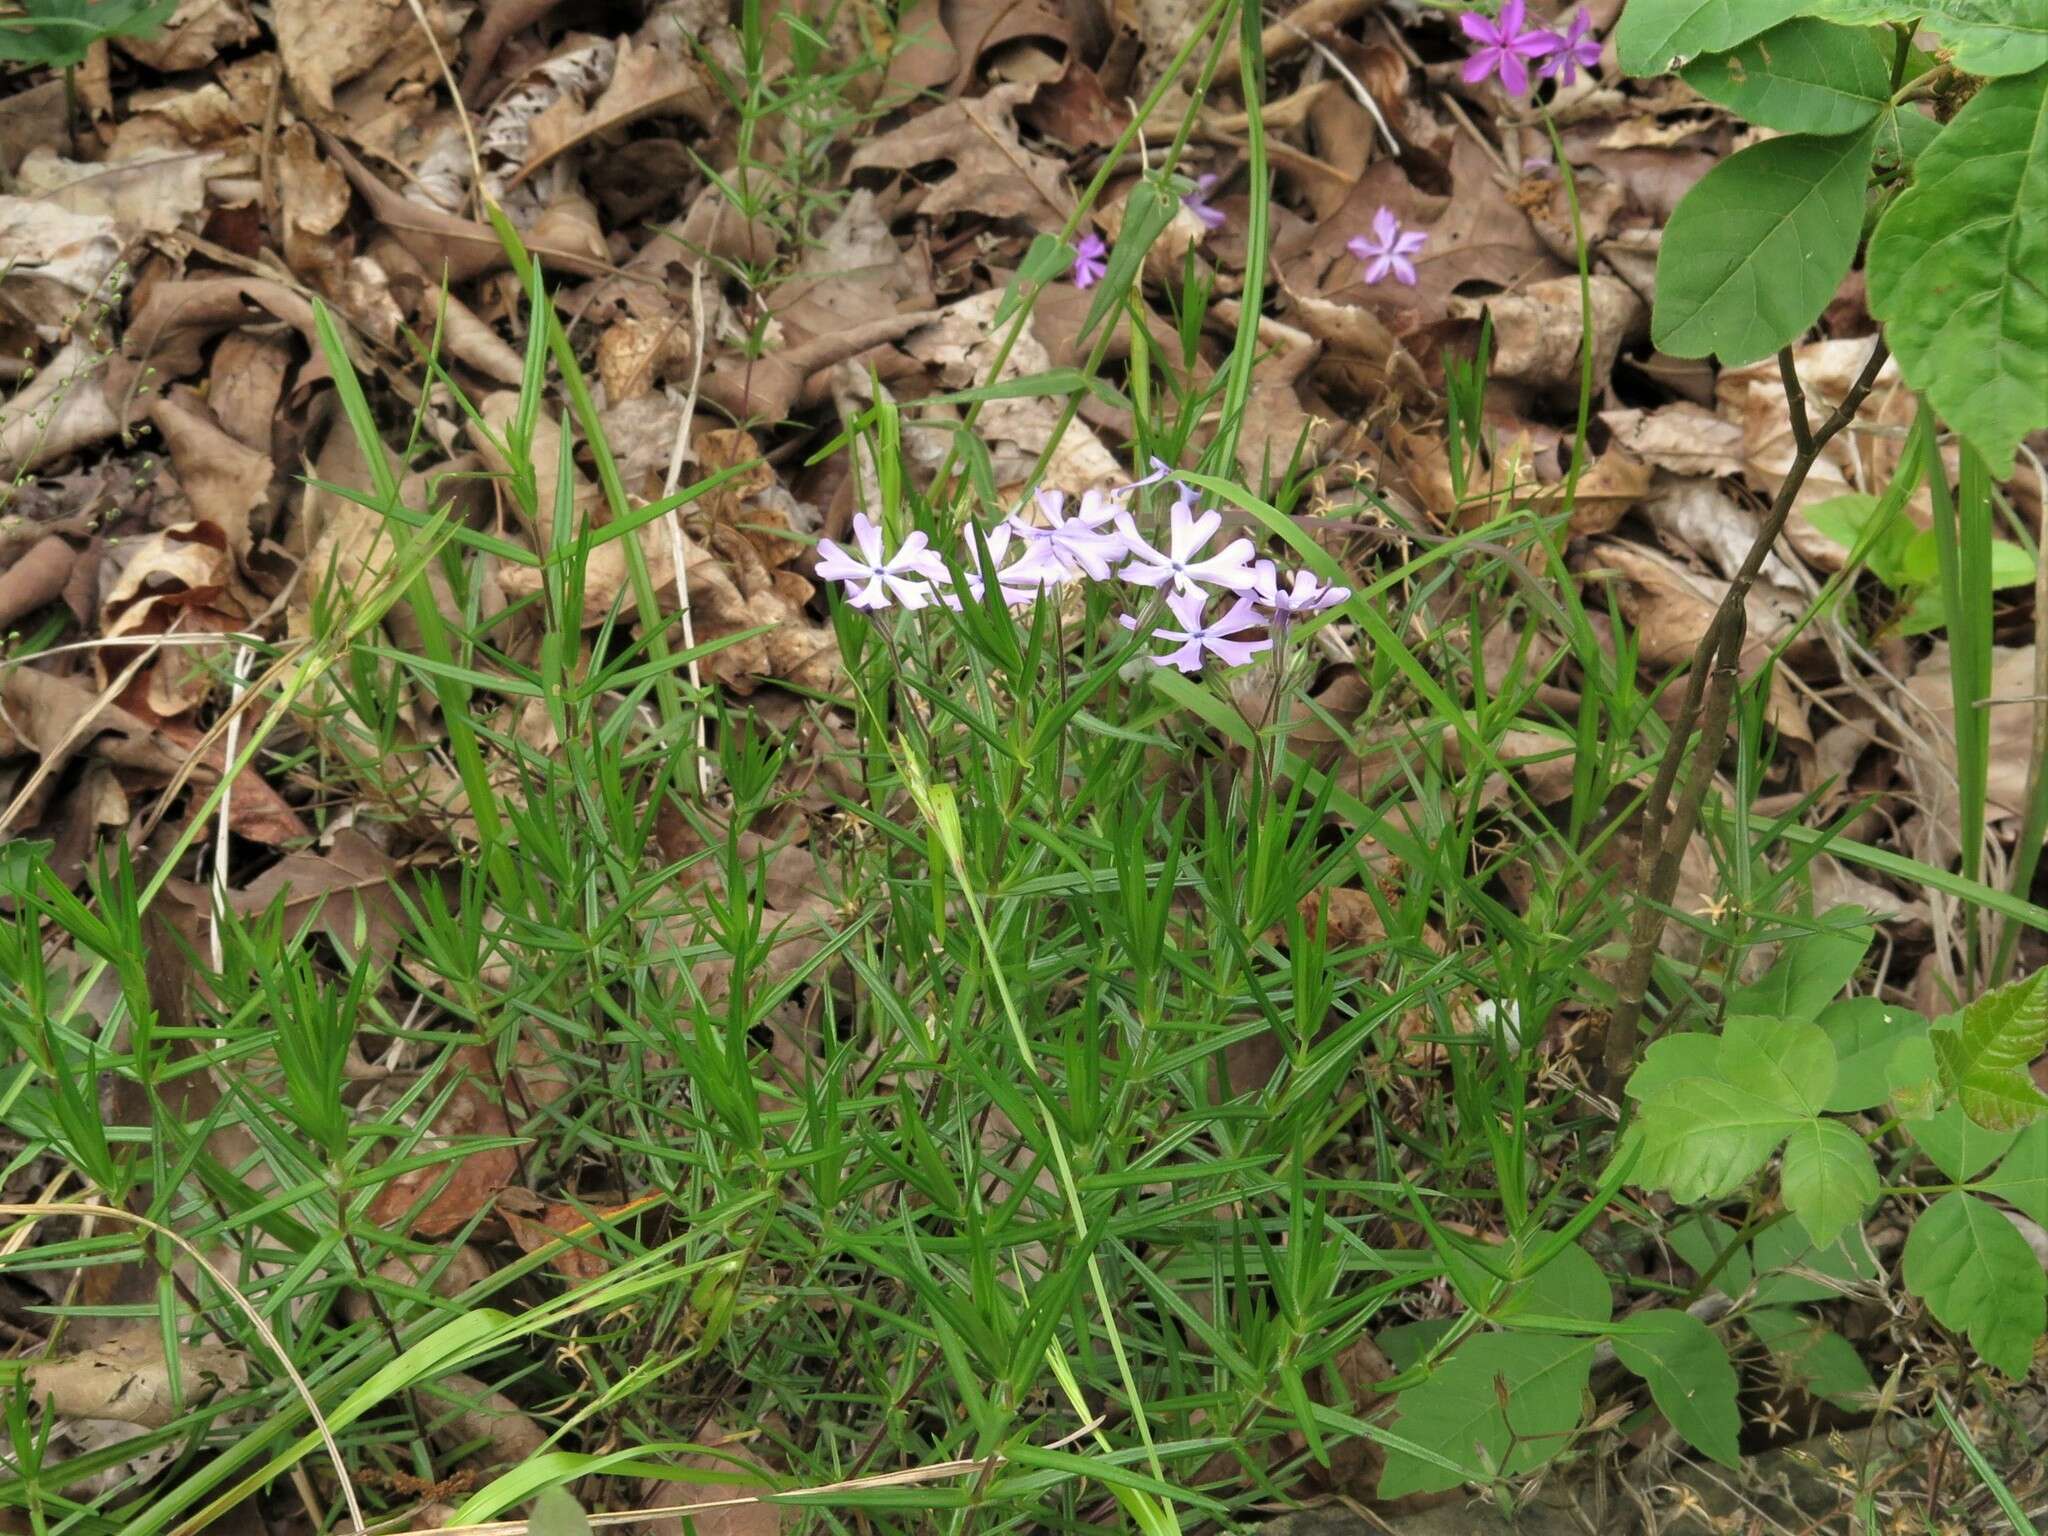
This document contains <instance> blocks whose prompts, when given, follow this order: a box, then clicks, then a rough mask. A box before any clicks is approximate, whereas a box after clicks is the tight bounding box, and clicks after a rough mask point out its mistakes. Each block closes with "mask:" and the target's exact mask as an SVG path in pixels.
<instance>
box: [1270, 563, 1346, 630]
mask: <svg viewBox="0 0 2048 1536" xmlns="http://www.w3.org/2000/svg"><path fill="white" fill-rule="evenodd" d="M1252 575H1253V577H1254V578H1255V579H1256V582H1257V585H1255V586H1254V587H1253V588H1252V593H1251V597H1252V601H1253V602H1255V603H1257V604H1258V605H1259V606H1260V607H1261V608H1263V609H1265V610H1266V611H1267V612H1268V613H1270V614H1272V616H1273V617H1274V618H1275V619H1277V620H1278V621H1279V622H1280V623H1282V624H1289V623H1292V622H1293V621H1294V620H1296V619H1305V618H1307V617H1309V616H1310V615H1311V614H1317V613H1322V612H1323V611H1324V610H1326V609H1330V608H1335V607H1338V606H1339V605H1340V604H1343V603H1346V602H1349V601H1350V600H1351V589H1350V588H1349V587H1340V586H1337V585H1335V584H1333V583H1331V582H1326V581H1324V580H1323V579H1322V578H1321V577H1319V576H1317V575H1316V574H1315V572H1313V571H1296V572H1294V573H1293V578H1292V580H1291V581H1289V582H1287V583H1286V584H1284V585H1283V584H1282V582H1281V580H1280V572H1279V570H1278V569H1277V568H1276V567H1275V566H1274V564H1273V562H1272V561H1270V560H1261V561H1260V562H1259V563H1258V564H1257V565H1255V566H1253V567H1252Z"/></svg>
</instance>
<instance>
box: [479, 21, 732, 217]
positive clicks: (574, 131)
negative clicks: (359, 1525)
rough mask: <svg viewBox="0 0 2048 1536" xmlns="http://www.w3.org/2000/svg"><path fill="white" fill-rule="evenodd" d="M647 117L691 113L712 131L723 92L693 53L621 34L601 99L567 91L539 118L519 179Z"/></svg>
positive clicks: (524, 178) (528, 144)
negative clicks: (585, 99) (585, 101)
mask: <svg viewBox="0 0 2048 1536" xmlns="http://www.w3.org/2000/svg"><path fill="white" fill-rule="evenodd" d="M646 117H686V118H688V119H690V121H692V122H693V123H695V124H696V125H697V126H698V127H699V128H700V129H702V130H704V131H705V132H707V133H708V132H709V131H710V130H711V129H712V128H713V127H714V126H715V125H716V124H717V122H718V96H717V94H716V93H715V92H714V91H713V90H712V88H711V83H710V81H709V80H707V79H706V78H705V75H704V72H703V70H702V69H701V68H700V67H699V66H698V64H697V62H696V61H695V60H694V59H691V58H689V57H687V56H685V55H680V54H677V53H671V52H670V51H668V50H667V49H665V48H661V47H659V46H657V45H655V44H653V43H641V44H638V45H636V44H635V43H634V41H633V39H632V38H630V37H627V38H621V39H620V40H619V53H618V62H617V64H616V65H615V66H614V67H613V70H612V77H611V81H610V83H609V84H607V85H606V86H605V88H604V91H603V93H602V94H601V95H600V96H599V97H598V98H597V100H595V101H593V102H592V103H591V104H590V105H589V106H588V107H587V108H586V107H583V106H582V105H580V104H579V103H578V102H577V100H576V99H575V98H574V97H573V96H563V97H562V98H561V99H560V100H558V101H557V102H555V104H554V105H553V106H551V107H549V108H548V109H547V110H546V111H544V112H542V113H541V114H540V115H539V116H538V117H536V118H534V120H533V122H532V124H531V125H530V127H529V138H528V141H527V154H526V162H525V164H523V165H522V166H520V168H519V174H518V176H517V177H516V178H515V182H518V181H525V180H526V179H527V178H528V177H530V176H532V175H533V174H534V173H535V172H536V171H538V170H539V169H540V168H541V167H542V166H544V165H546V164H548V162H550V161H551V160H554V159H555V158H556V157H557V156H559V155H561V154H563V153H565V152H566V151H568V150H571V149H574V148H575V147H576V146H577V145H579V144H582V143H584V142H586V141H587V140H590V139H593V138H595V137H597V136H598V135H600V134H604V133H610V132H612V131H614V130H616V129H619V128H623V127H625V126H626V125H627V124H629V123H637V122H639V121H640V120H641V119H642V118H646Z"/></svg>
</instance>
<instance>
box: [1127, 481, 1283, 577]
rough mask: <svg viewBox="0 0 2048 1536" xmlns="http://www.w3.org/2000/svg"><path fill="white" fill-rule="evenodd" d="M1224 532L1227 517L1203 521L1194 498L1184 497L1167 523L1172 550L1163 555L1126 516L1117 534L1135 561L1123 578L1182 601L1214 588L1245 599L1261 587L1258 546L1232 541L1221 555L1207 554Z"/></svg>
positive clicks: (1217, 515) (1215, 515) (1168, 546)
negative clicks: (1255, 564)
mask: <svg viewBox="0 0 2048 1536" xmlns="http://www.w3.org/2000/svg"><path fill="white" fill-rule="evenodd" d="M1222 526H1223V516H1222V514H1221V513H1219V512H1204V513H1202V515H1201V516H1199V517H1197V516H1196V515H1195V499H1194V496H1193V494H1192V493H1188V494H1184V495H1183V496H1182V497H1181V499H1180V500H1179V501H1177V502H1175V503H1174V504H1173V510H1172V512H1171V513H1170V514H1169V516H1168V519H1167V538H1166V547H1165V548H1164V549H1160V548H1157V547H1155V546H1153V545H1151V544H1148V543H1147V542H1146V541H1145V538H1144V536H1143V535H1142V534H1140V533H1139V532H1138V527H1137V524H1136V523H1134V522H1133V521H1132V520H1131V516H1130V514H1129V513H1124V514H1122V515H1120V516H1119V517H1118V519H1117V528H1118V530H1119V531H1120V532H1121V533H1122V534H1123V536H1124V543H1125V545H1126V546H1127V553H1128V554H1129V556H1130V559H1129V560H1128V561H1127V562H1126V563H1125V565H1124V567H1123V569H1122V570H1121V571H1120V572H1118V574H1119V575H1120V576H1122V577H1123V579H1124V580H1125V581H1128V582H1133V583H1135V584H1136V585H1138V586H1141V587H1160V586H1164V587H1168V588H1169V589H1170V590H1171V591H1173V592H1176V593H1180V594H1182V595H1186V594H1189V593H1193V592H1196V591H1199V590H1200V589H1201V588H1202V587H1203V586H1212V587H1219V588H1221V589H1223V590H1224V591H1226V592H1235V593H1237V594H1238V595H1239V596H1240V597H1242V596H1244V595H1245V594H1247V593H1249V592H1250V591H1251V590H1252V587H1253V585H1254V583H1255V581H1256V578H1255V577H1254V576H1253V574H1252V554H1253V548H1252V541H1251V540H1250V539H1232V540H1231V541H1230V542H1229V543H1228V544H1226V545H1224V546H1223V548H1222V549H1220V550H1218V551H1217V552H1216V553H1215V554H1213V555H1204V554H1202V549H1203V548H1204V546H1206V545H1207V544H1208V542H1209V540H1210V539H1212V538H1214V537H1215V536H1216V530H1217V529H1219V528H1221V527H1222Z"/></svg>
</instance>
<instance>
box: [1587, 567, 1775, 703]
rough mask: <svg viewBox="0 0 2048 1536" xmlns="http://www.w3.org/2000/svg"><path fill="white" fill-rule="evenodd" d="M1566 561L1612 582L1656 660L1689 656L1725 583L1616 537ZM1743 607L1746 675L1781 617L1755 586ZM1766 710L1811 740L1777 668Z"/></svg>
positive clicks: (1664, 663) (1759, 661) (1674, 661)
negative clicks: (1746, 623)
mask: <svg viewBox="0 0 2048 1536" xmlns="http://www.w3.org/2000/svg"><path fill="white" fill-rule="evenodd" d="M1572 564H1573V567H1574V568H1575V569H1577V570H1579V571H1580V572H1581V573H1585V574H1592V573H1598V574H1599V575H1600V576H1601V577H1602V578H1603V579H1606V580H1611V581H1616V583H1617V586H1616V591H1617V595H1618V597H1619V598H1620V603H1621V611H1622V614H1623V616H1624V617H1625V618H1627V620H1628V621H1629V623H1630V624H1632V625H1633V626H1634V627H1635V631H1636V642H1637V644H1638V645H1639V646H1640V647H1641V652H1642V656H1643V659H1644V660H1645V661H1647V662H1649V663H1651V664H1652V665H1654V666H1658V667H1674V666H1679V665H1682V664H1685V663H1688V662H1690V661H1691V659H1692V654H1693V651H1694V649H1695V648H1696V647H1697V646H1698V645H1699V640H1700V636H1701V635H1703V634H1705V633H1706V631H1707V626H1708V625H1709V624H1710V623H1711V622H1712V620H1713V616H1714V612H1715V610H1716V609H1717V608H1718V607H1719V606H1720V602H1721V598H1722V597H1723V595H1724V594H1725V593H1726V592H1727V590H1728V583H1726V582H1725V581H1719V580H1717V579H1715V578H1714V577H1711V576H1705V575H1701V574H1699V573H1697V572H1693V571H1688V570H1686V569H1685V568H1684V567H1682V566H1680V565H1679V564H1678V563H1677V562H1676V561H1673V560H1670V559H1667V558H1666V557H1665V556H1663V555H1660V554H1658V553H1657V552H1656V551H1654V550H1651V549H1646V548H1644V547H1643V546H1642V545H1640V544H1630V543H1626V542H1624V541H1622V540H1620V539H1595V540H1593V541H1591V542H1590V543H1589V544H1588V545H1587V546H1586V548H1585V549H1584V550H1583V551H1582V552H1580V553H1579V554H1578V555H1576V556H1575V557H1574V559H1573V562H1572ZM1748 611H1749V632H1748V639H1747V642H1746V643H1745V644H1744V646H1743V649H1742V672H1743V675H1744V676H1745V677H1747V676H1752V675H1754V673H1755V672H1756V670H1757V669H1758V668H1759V667H1761V666H1762V665H1763V664H1764V662H1765V661H1767V660H1768V659H1769V657H1770V654H1771V643H1770V641H1769V639H1768V638H1766V637H1767V636H1768V635H1769V634H1770V633H1771V632H1772V631H1773V630H1774V629H1778V628H1780V627H1781V626H1782V623H1783V618H1782V615H1781V614H1780V613H1779V612H1778V611H1777V610H1776V608H1775V606H1774V605H1773V604H1772V603H1771V602H1770V600H1769V599H1768V597H1766V596H1763V595H1761V594H1759V593H1757V592H1755V591H1752V592H1751V593H1750V597H1749V603H1748ZM1769 717H1770V723H1771V726H1772V727H1773V728H1774V729H1775V730H1777V731H1778V732H1779V733H1781V734H1782V735H1784V736H1787V737H1789V738H1790V739H1792V740H1794V741H1799V742H1807V743H1810V742H1812V740H1813V733H1812V731H1811V730H1810V729H1809V728H1808V726H1807V723H1806V715H1805V711H1803V710H1802V709H1801V708H1800V707H1799V703H1798V700H1797V699H1796V698H1795V697H1794V695H1793V693H1792V687H1791V683H1790V682H1789V681H1788V680H1787V678H1786V675H1785V670H1784V668H1782V667H1779V668H1775V669H1773V671H1772V673H1771V698H1770V715H1769Z"/></svg>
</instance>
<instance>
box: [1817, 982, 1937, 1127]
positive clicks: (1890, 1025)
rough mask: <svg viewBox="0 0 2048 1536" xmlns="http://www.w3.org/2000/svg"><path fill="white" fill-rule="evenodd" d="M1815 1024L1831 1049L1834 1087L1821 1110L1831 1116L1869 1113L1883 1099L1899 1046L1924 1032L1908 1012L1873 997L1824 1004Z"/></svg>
mask: <svg viewBox="0 0 2048 1536" xmlns="http://www.w3.org/2000/svg"><path fill="white" fill-rule="evenodd" d="M1816 1022H1817V1023H1818V1024H1819V1025H1820V1028H1821V1032H1822V1033H1823V1034H1825V1035H1826V1036H1827V1037H1828V1043H1829V1044H1830V1045H1832V1046H1833V1047H1834V1048H1835V1087H1834V1091H1833V1092H1832V1093H1830V1094H1829V1095H1828V1100H1827V1103H1826V1104H1825V1105H1823V1106H1822V1107H1823V1108H1825V1109H1826V1110H1827V1111H1828V1112H1829V1113H1831V1114H1837V1115H1843V1114H1851V1113H1853V1112H1855V1111H1856V1110H1859V1109H1875V1108H1877V1106H1878V1105H1880V1104H1882V1103H1884V1102H1885V1101H1886V1100H1887V1099H1889V1098H1890V1097H1891V1091H1892V1060H1893V1055H1894V1053H1895V1052H1896V1051H1897V1050H1898V1046H1899V1042H1900V1041H1901V1040H1904V1039H1907V1038H1909V1037H1912V1036H1925V1035H1926V1033H1927V1027H1928V1026H1927V1020H1925V1019H1924V1018H1922V1017H1921V1016H1920V1015H1919V1014H1917V1013H1915V1012H1914V1011H1913V1010H1912V1009H1910V1008H1900V1007H1897V1006H1895V1005H1893V1004H1891V1003H1887V1002H1884V1001H1882V1000H1881V999H1879V998H1875V997H1845V998H1843V999H1842V1000H1841V1001H1840V1002H1836V1003H1830V1004H1829V1005H1828V1006H1827V1007H1826V1008H1824V1009H1822V1010H1821V1015H1820V1018H1819V1019H1818V1020H1816Z"/></svg>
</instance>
